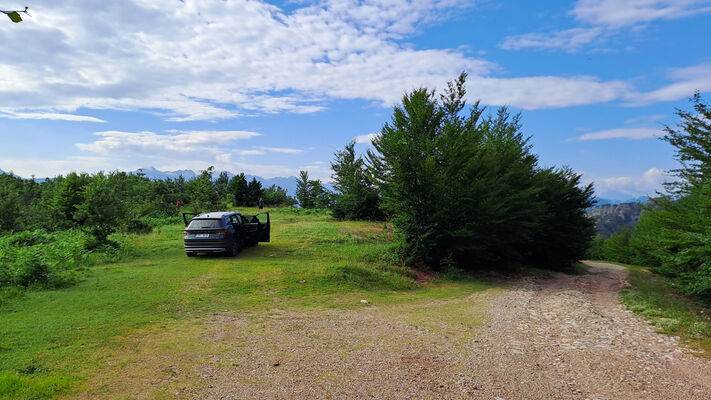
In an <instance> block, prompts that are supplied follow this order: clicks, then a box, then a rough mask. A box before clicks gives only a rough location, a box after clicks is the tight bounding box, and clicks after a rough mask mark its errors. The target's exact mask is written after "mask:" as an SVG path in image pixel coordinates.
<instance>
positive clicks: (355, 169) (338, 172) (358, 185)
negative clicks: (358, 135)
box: [331, 141, 385, 220]
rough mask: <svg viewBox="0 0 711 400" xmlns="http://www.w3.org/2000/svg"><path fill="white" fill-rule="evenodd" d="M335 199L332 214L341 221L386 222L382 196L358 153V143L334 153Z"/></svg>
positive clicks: (351, 143)
mask: <svg viewBox="0 0 711 400" xmlns="http://www.w3.org/2000/svg"><path fill="white" fill-rule="evenodd" d="M331 169H332V170H333V175H332V178H333V186H334V188H335V189H336V191H337V194H335V195H334V196H333V207H332V209H331V212H332V213H333V216H334V217H336V218H338V219H351V220H354V219H355V220H382V219H383V218H384V217H385V215H384V214H383V212H382V210H381V209H380V195H379V193H378V190H377V187H376V186H375V184H374V183H373V181H372V179H371V178H370V176H369V175H368V170H367V168H366V166H365V162H364V161H363V157H362V156H360V155H358V154H356V151H355V141H353V142H350V143H348V144H347V145H346V146H345V147H344V148H343V150H339V151H337V152H336V153H335V154H334V160H333V161H332V162H331Z"/></svg>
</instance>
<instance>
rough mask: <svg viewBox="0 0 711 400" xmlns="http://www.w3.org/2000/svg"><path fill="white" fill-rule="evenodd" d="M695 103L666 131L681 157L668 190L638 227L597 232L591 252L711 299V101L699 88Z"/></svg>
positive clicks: (681, 111) (596, 256)
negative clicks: (604, 235) (607, 233)
mask: <svg viewBox="0 0 711 400" xmlns="http://www.w3.org/2000/svg"><path fill="white" fill-rule="evenodd" d="M692 104H693V110H692V111H684V110H677V111H676V114H677V116H678V117H679V118H680V122H679V124H678V126H677V127H669V126H667V127H666V128H665V131H666V134H665V136H664V137H662V140H664V141H666V142H668V143H670V144H671V145H672V146H673V147H674V148H675V149H676V156H675V158H676V159H677V160H678V161H679V163H680V168H678V169H676V170H674V171H671V173H672V174H673V175H674V176H675V177H676V179H675V180H673V181H671V182H669V183H667V184H666V189H667V193H666V194H665V195H661V196H660V197H658V198H656V199H653V200H652V204H651V205H649V206H647V207H645V210H644V211H643V212H642V215H641V217H640V221H639V223H638V224H637V226H636V227H635V228H634V230H630V229H624V230H623V231H621V232H620V233H618V234H616V235H613V236H611V237H610V238H609V239H607V240H604V239H602V238H596V239H595V241H594V243H593V246H591V248H590V250H589V252H588V256H589V257H590V258H596V259H607V260H611V261H618V262H623V263H632V264H639V265H643V266H646V267H649V268H651V269H652V270H653V271H655V272H658V273H661V274H663V275H665V276H667V277H670V278H671V279H673V280H674V281H675V282H676V283H677V284H678V285H679V287H680V288H681V289H682V291H683V292H685V293H686V294H691V295H697V296H699V297H703V298H705V299H707V300H711V107H709V105H708V104H706V103H704V102H703V101H702V99H701V97H700V96H699V95H698V94H696V95H695V96H694V97H693V98H692Z"/></svg>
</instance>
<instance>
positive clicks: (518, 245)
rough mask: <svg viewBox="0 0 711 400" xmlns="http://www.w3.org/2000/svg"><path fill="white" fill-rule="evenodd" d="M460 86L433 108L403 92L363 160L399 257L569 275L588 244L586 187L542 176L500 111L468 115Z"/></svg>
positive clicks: (429, 101)
mask: <svg viewBox="0 0 711 400" xmlns="http://www.w3.org/2000/svg"><path fill="white" fill-rule="evenodd" d="M465 79H466V74H462V75H461V76H460V77H459V79H458V80H457V81H455V82H451V83H450V84H449V86H448V89H447V90H446V91H445V93H444V94H443V95H442V96H441V97H440V100H439V101H438V100H437V99H436V97H435V94H434V92H431V91H428V90H426V89H418V90H415V91H413V92H411V93H409V94H406V95H405V96H404V97H403V100H402V105H400V106H397V107H395V109H394V111H393V116H392V120H391V121H390V122H389V123H387V124H386V125H385V126H384V127H383V129H382V131H381V134H380V135H379V136H378V138H376V139H375V140H374V141H373V146H374V147H375V150H376V152H369V153H368V169H369V172H370V176H371V177H372V179H374V181H375V183H376V185H377V186H378V187H379V189H380V190H381V193H382V207H383V209H384V210H385V211H386V213H387V214H388V215H391V216H392V221H393V224H394V225H395V227H396V229H397V233H398V236H399V239H400V254H401V256H402V257H403V258H404V259H405V260H406V261H407V262H408V263H411V264H425V265H428V266H430V267H432V268H441V269H446V268H448V267H449V266H451V265H452V264H453V263H454V264H456V265H458V266H460V267H464V268H476V267H506V266H512V265H515V264H519V263H531V264H536V265H543V266H545V267H546V268H566V267H569V266H570V264H571V263H572V262H573V261H577V260H578V259H579V258H580V257H582V255H583V252H584V250H585V249H586V248H587V243H588V241H589V240H590V238H591V237H592V232H593V231H592V224H591V222H590V221H589V220H588V219H587V217H585V215H584V213H583V209H584V208H586V207H589V206H590V204H591V201H590V196H591V194H592V188H591V187H590V186H588V187H585V188H580V187H579V184H580V176H579V175H577V174H574V173H573V172H572V171H570V170H568V169H561V170H553V169H539V168H538V166H537V157H536V156H535V155H533V154H531V152H530V145H529V144H528V142H529V139H528V138H526V137H524V135H523V134H522V133H521V132H520V128H521V126H520V121H519V116H511V115H510V114H509V112H508V111H507V109H506V108H505V107H502V108H500V109H499V110H498V112H497V113H496V114H495V115H494V116H486V117H484V116H483V112H484V108H481V107H479V103H475V104H474V106H473V107H471V108H470V109H469V110H468V112H466V113H464V108H465V101H464V95H465V90H464V83H465ZM462 114H466V115H465V116H462Z"/></svg>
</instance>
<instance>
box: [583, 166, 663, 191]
mask: <svg viewBox="0 0 711 400" xmlns="http://www.w3.org/2000/svg"><path fill="white" fill-rule="evenodd" d="M667 178H668V177H667V176H666V175H665V173H664V171H662V170H660V169H659V168H650V169H648V170H647V171H645V172H644V173H642V174H641V175H638V176H617V177H606V178H605V177H599V178H594V179H593V182H594V185H595V193H596V194H597V195H598V196H601V197H605V196H606V195H609V194H611V193H616V194H618V193H621V194H624V195H627V196H640V195H653V194H654V193H656V192H658V191H662V184H663V183H664V182H665V181H666V180H667Z"/></svg>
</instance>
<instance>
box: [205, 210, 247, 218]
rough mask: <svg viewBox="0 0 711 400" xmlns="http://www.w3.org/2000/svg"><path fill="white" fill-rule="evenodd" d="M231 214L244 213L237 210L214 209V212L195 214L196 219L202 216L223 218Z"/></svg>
mask: <svg viewBox="0 0 711 400" xmlns="http://www.w3.org/2000/svg"><path fill="white" fill-rule="evenodd" d="M230 215H242V214H240V213H238V212H237V211H213V212H207V213H202V214H198V215H196V216H195V218H194V219H200V218H206V219H221V218H223V217H226V216H230Z"/></svg>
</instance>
